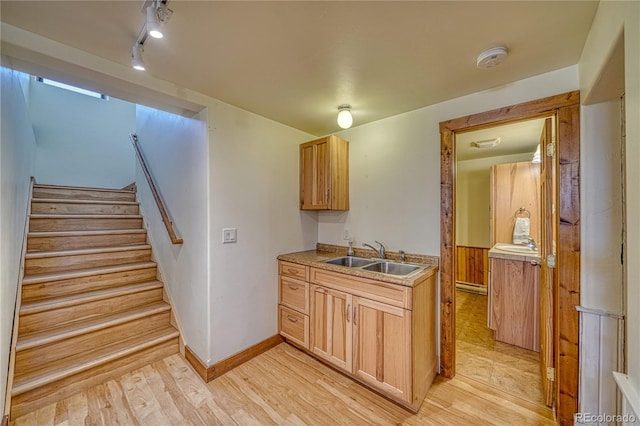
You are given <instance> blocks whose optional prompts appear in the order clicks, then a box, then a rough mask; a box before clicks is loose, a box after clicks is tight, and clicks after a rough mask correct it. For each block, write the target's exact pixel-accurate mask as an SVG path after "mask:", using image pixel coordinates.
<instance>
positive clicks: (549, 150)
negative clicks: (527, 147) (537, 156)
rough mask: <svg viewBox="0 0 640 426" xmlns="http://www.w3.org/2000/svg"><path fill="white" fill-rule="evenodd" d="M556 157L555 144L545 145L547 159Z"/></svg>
mask: <svg viewBox="0 0 640 426" xmlns="http://www.w3.org/2000/svg"><path fill="white" fill-rule="evenodd" d="M555 155H556V144H555V143H553V142H551V143H548V144H547V157H553V156H555Z"/></svg>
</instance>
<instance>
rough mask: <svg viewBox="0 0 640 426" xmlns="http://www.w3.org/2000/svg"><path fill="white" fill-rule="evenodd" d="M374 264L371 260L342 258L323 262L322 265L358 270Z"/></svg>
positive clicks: (351, 257)
mask: <svg viewBox="0 0 640 426" xmlns="http://www.w3.org/2000/svg"><path fill="white" fill-rule="evenodd" d="M373 262H375V260H373V259H367V258H364V257H353V256H343V257H337V258H335V259H329V260H325V261H324V263H329V264H331V265H338V266H346V267H348V268H359V267H361V266H365V265H369V264H371V263H373Z"/></svg>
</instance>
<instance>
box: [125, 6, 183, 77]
mask: <svg viewBox="0 0 640 426" xmlns="http://www.w3.org/2000/svg"><path fill="white" fill-rule="evenodd" d="M168 3H169V0H144V2H143V3H142V9H141V10H140V11H141V12H142V13H144V14H145V15H146V17H147V19H146V20H145V24H144V26H143V27H142V29H141V30H140V33H139V34H138V38H136V42H135V44H134V45H133V48H132V49H131V66H132V67H133V68H135V69H137V70H138V71H144V70H145V66H144V62H143V60H142V52H143V50H144V45H145V43H146V42H147V40H148V39H149V36H151V37H153V38H162V37H163V36H164V35H163V33H162V27H163V26H164V25H165V24H166V23H167V22H168V21H169V18H171V15H173V11H172V10H171V9H169V8H168V7H167V4H168Z"/></svg>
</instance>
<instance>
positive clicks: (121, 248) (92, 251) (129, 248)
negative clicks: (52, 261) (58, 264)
mask: <svg viewBox="0 0 640 426" xmlns="http://www.w3.org/2000/svg"><path fill="white" fill-rule="evenodd" d="M132 250H151V246H150V245H149V244H137V245H130V246H117V247H98V248H89V249H76V250H51V251H35V252H30V253H26V254H25V259H40V258H43V257H62V256H79V255H86V254H99V253H117V252H121V251H132Z"/></svg>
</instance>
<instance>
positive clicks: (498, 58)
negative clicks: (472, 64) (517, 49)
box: [476, 46, 508, 69]
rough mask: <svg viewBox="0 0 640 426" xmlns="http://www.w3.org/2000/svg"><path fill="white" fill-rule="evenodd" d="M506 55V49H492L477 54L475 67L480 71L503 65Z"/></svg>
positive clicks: (500, 47)
mask: <svg viewBox="0 0 640 426" xmlns="http://www.w3.org/2000/svg"><path fill="white" fill-rule="evenodd" d="M507 55H508V52H507V48H506V47H503V46H498V47H494V48H491V49H489V50H485V51H484V52H482V53H481V54H479V55H478V62H477V63H476V65H477V67H478V68H481V69H486V68H493V67H495V66H496V65H500V64H501V63H503V62H504V60H505V59H507Z"/></svg>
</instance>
